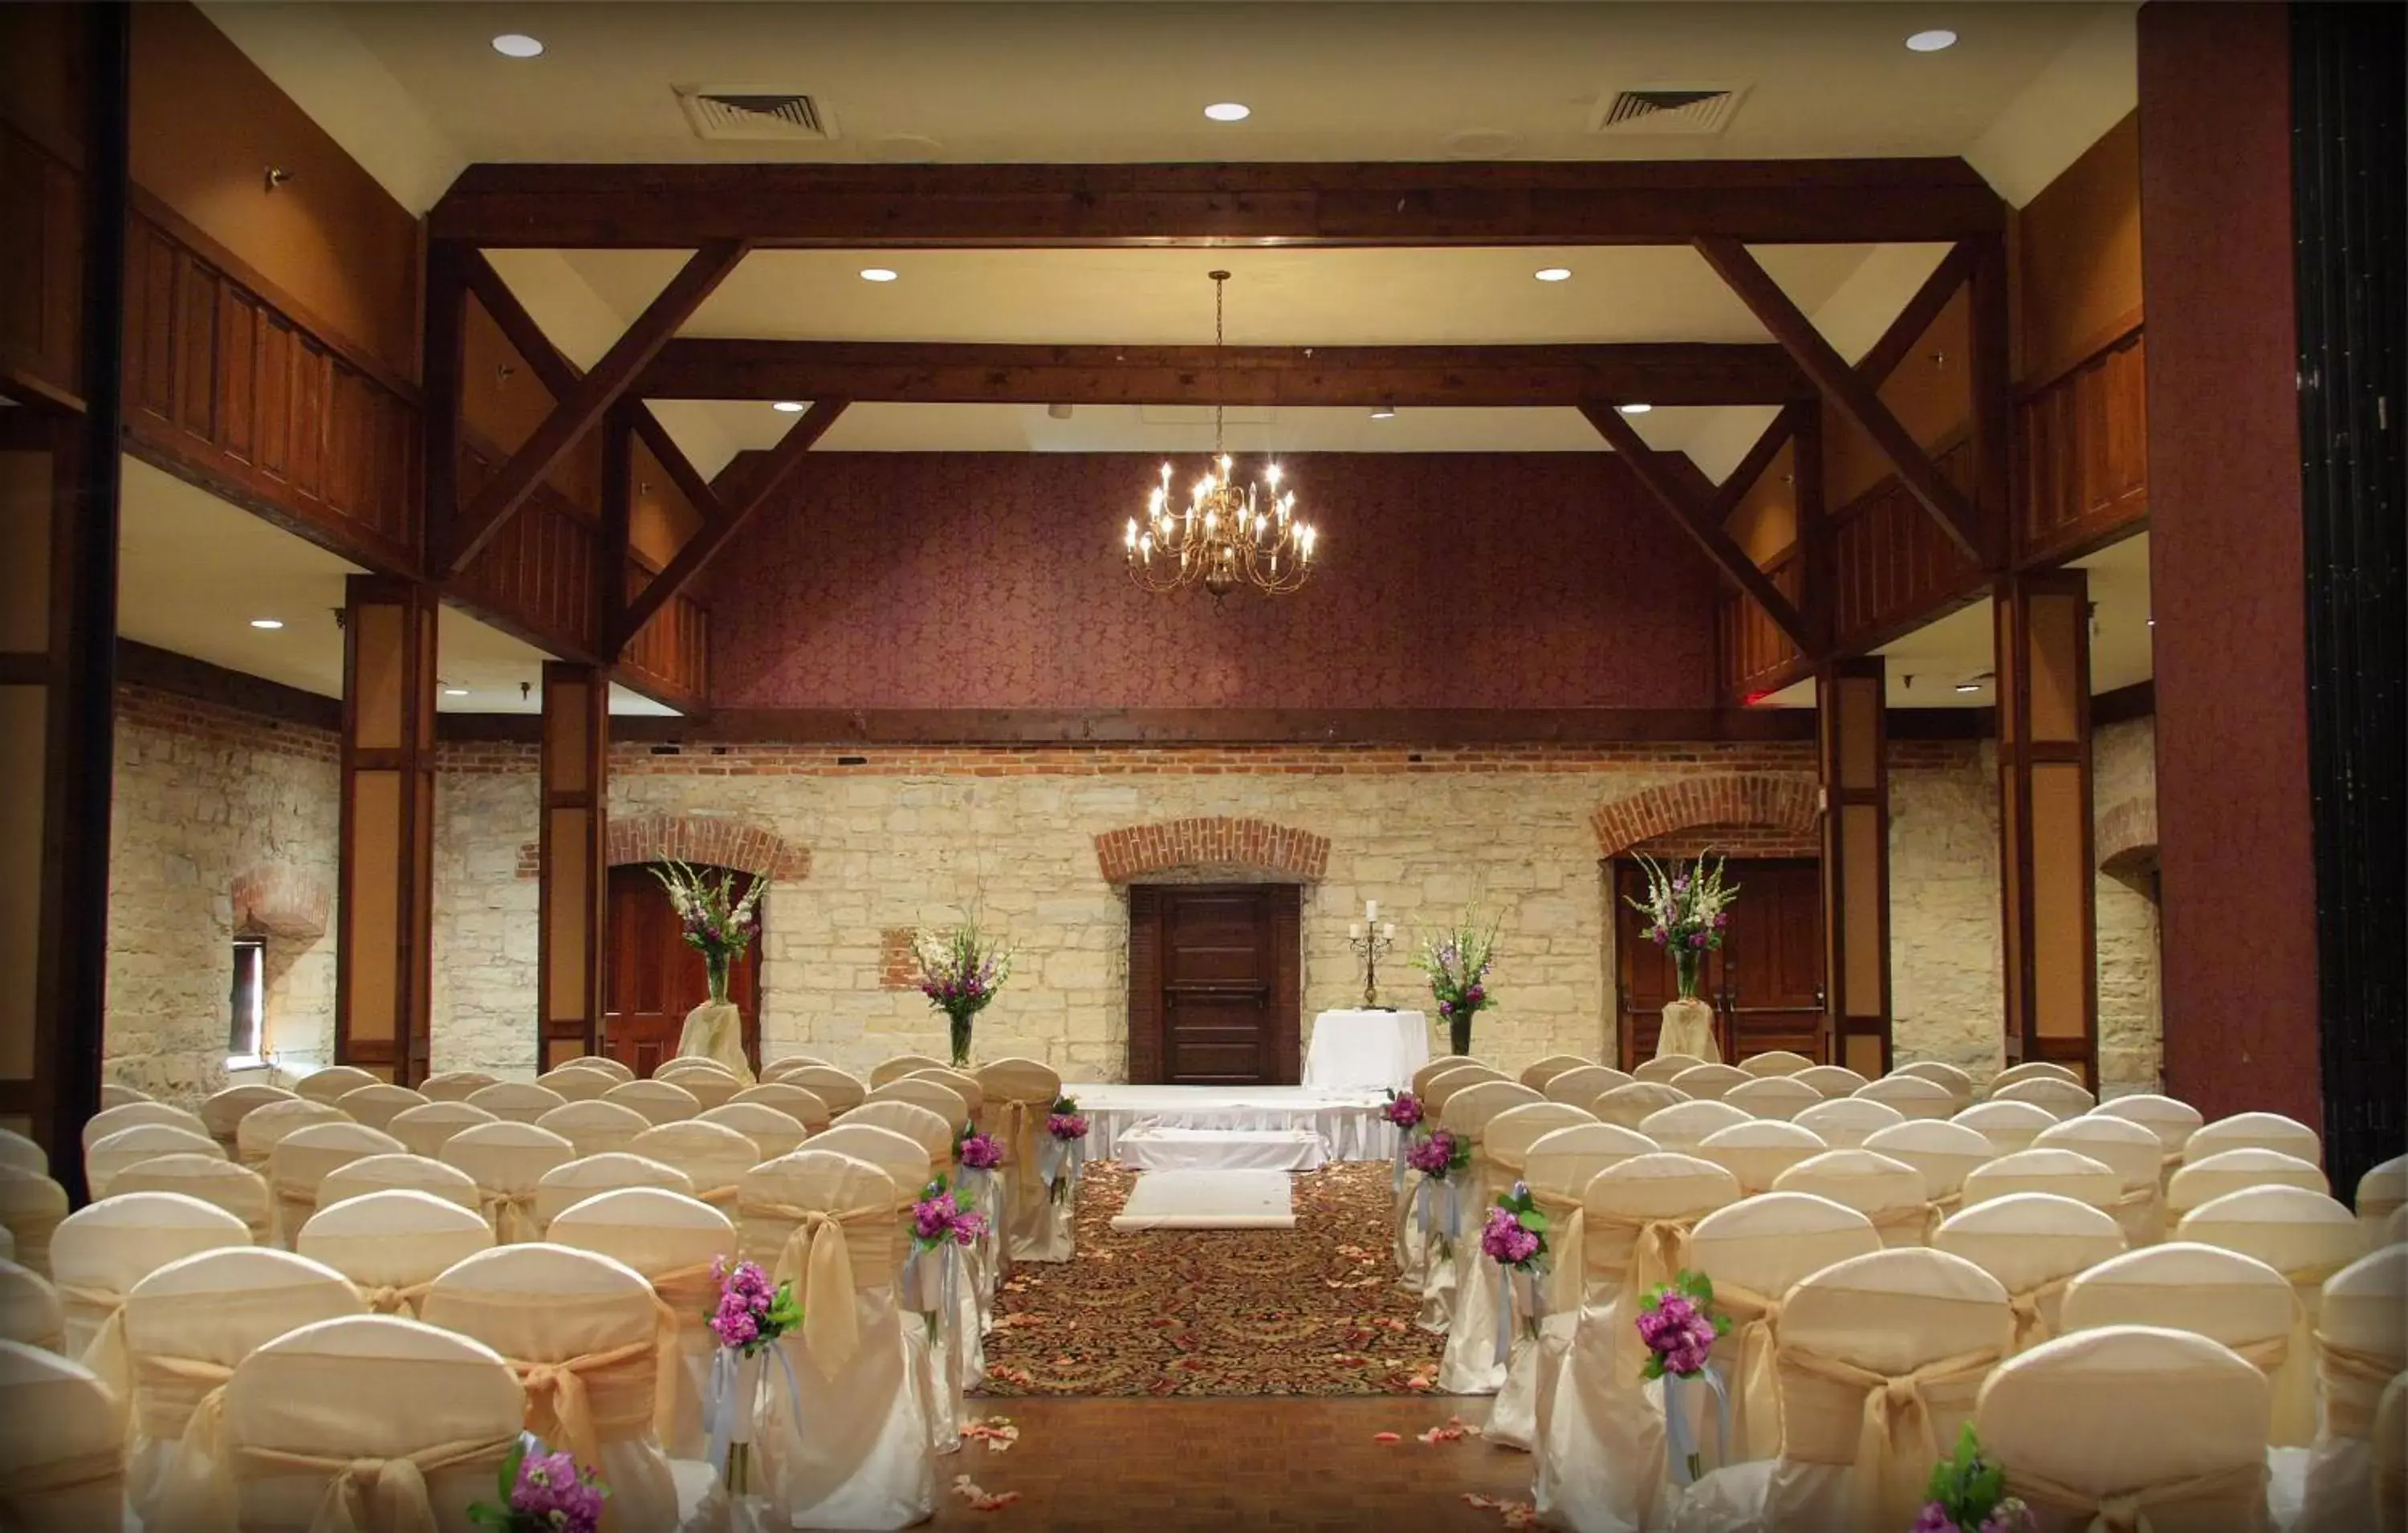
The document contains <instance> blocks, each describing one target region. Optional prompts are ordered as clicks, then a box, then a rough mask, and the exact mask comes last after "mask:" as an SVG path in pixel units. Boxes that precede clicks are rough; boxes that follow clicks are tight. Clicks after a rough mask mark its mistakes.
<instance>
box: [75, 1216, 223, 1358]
mask: <svg viewBox="0 0 2408 1533" xmlns="http://www.w3.org/2000/svg"><path fill="white" fill-rule="evenodd" d="M249 1244H251V1231H250V1230H249V1229H247V1228H245V1227H244V1226H243V1222H242V1221H241V1220H239V1219H237V1218H236V1217H235V1216H234V1215H233V1214H230V1213H228V1212H226V1211H225V1210H223V1209H220V1208H213V1207H211V1206H210V1205H208V1204H207V1203H204V1202H202V1201H201V1200H200V1199H199V1198H197V1197H186V1196H184V1195H182V1194H181V1193H121V1194H119V1195H118V1196H114V1197H105V1198H103V1199H101V1200H100V1201H99V1202H97V1203H93V1204H90V1205H88V1206H86V1207H84V1208H81V1209H79V1210H77V1211H75V1212H74V1213H71V1214H69V1215H67V1217H66V1218H65V1219H63V1220H61V1221H60V1222H59V1227H58V1233H57V1234H56V1235H55V1236H54V1237H53V1238H52V1239H51V1242H50V1281H51V1282H52V1283H53V1284H55V1285H56V1286H57V1288H58V1291H59V1304H60V1307H61V1310H62V1311H63V1312H64V1314H65V1340H66V1352H67V1355H69V1356H70V1357H81V1356H82V1355H83V1354H84V1352H85V1350H86V1349H87V1348H89V1347H90V1346H91V1345H92V1343H93V1340H94V1339H95V1338H97V1337H98V1336H99V1335H100V1333H101V1331H102V1329H103V1328H104V1327H106V1326H107V1325H108V1323H109V1322H110V1321H111V1320H113V1319H115V1318H116V1315H117V1312H118V1311H120V1310H121V1309H122V1308H123V1307H124V1304H125V1296H126V1295H127V1294H128V1293H129V1292H131V1291H132V1289H133V1287H134V1285H135V1284H136V1283H137V1282H141V1281H142V1280H143V1279H144V1278H147V1277H149V1276H150V1274H151V1273H153V1272H156V1271H157V1270H158V1269H159V1268H163V1267H165V1266H166V1265H167V1264H168V1263H169V1262H172V1261H174V1260H175V1259H176V1258H178V1257H179V1256H190V1255H192V1254H194V1253H195V1252H201V1251H215V1250H218V1249H219V1248H221V1247H222V1246H247V1245H249Z"/></svg>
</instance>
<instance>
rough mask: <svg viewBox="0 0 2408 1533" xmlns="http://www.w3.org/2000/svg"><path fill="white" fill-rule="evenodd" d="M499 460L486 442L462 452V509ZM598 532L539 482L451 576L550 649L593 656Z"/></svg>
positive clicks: (580, 510)
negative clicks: (505, 520)
mask: <svg viewBox="0 0 2408 1533" xmlns="http://www.w3.org/2000/svg"><path fill="white" fill-rule="evenodd" d="M500 459H501V453H500V451H499V450H498V449H496V448H495V447H493V446H491V445H490V444H480V443H470V444H465V445H463V447H462V448H461V451H460V480H459V482H460V494H461V499H462V501H463V502H464V503H466V501H468V500H470V499H472V498H473V497H474V496H475V495H476V493H477V490H478V487H479V486H480V485H482V484H483V483H484V482H485V480H486V479H487V478H488V477H489V476H491V475H492V473H493V472H494V469H495V466H497V465H498V463H499V462H500ZM601 541H602V537H601V529H600V527H599V525H598V522H597V519H596V517H595V513H594V512H592V511H589V510H587V509H585V508H584V507H582V506H580V505H578V504H576V503H575V502H574V501H571V500H570V499H569V498H568V497H567V496H566V495H564V494H561V493H560V492H559V491H558V490H556V489H554V488H553V487H552V485H550V484H548V483H547V484H538V485H537V486H536V488H535V490H534V493H532V494H529V495H528V496H527V498H526V503H525V504H524V505H523V506H521V507H520V508H519V512H518V514H517V515H516V516H513V517H511V518H510V520H509V522H508V523H504V524H503V526H502V529H501V531H500V532H498V533H496V534H495V535H494V539H493V541H492V542H490V543H487V544H486V545H485V547H484V548H483V549H482V550H481V551H480V552H479V553H478V555H477V557H476V558H474V559H472V560H470V561H469V562H468V566H467V567H466V568H465V569H463V570H461V571H460V573H459V575H458V576H457V577H456V578H455V579H456V582H457V584H458V585H459V587H460V588H461V590H462V592H463V594H464V595H472V596H478V597H482V598H483V599H484V600H485V601H487V602H489V603H491V604H492V605H493V606H494V607H495V608H497V609H500V610H501V611H502V612H504V613H506V614H507V615H509V617H510V618H512V619H513V620H515V623H516V625H518V626H521V627H524V628H527V629H530V630H532V633H531V636H530V637H533V638H537V639H538V640H539V641H549V642H550V644H551V645H552V647H557V648H561V649H566V650H572V651H583V652H589V653H590V652H593V651H595V649H597V648H599V647H600V644H601V635H600V634H599V633H597V632H596V631H595V606H596V604H595V598H596V596H597V595H599V594H600V587H599V585H598V583H597V582H599V580H601V578H602V567H603V560H602V550H601Z"/></svg>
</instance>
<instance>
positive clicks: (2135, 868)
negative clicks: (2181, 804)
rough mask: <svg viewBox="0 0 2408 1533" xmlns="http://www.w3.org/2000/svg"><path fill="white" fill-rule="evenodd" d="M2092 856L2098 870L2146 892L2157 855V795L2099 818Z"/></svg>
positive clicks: (2131, 800) (2129, 800)
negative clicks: (2146, 877)
mask: <svg viewBox="0 0 2408 1533" xmlns="http://www.w3.org/2000/svg"><path fill="white" fill-rule="evenodd" d="M2091 850H2092V852H2094V853H2095V854H2096V855H2097V857H2098V858H2099V870H2100V872H2102V873H2106V874H2108V875H2110V876H2111V877H2114V878H2119V879H2122V880H2123V881H2126V882H2127V883H2130V884H2132V885H2133V887H2135V888H2143V892H2146V891H2145V889H2144V887H2143V884H2144V881H2143V875H2144V874H2145V873H2146V872H2147V871H2148V869H2149V867H2150V866H2151V863H2152V860H2153V859H2154V858H2155V857H2156V855H2157V799H2156V797H2155V796H2154V795H2152V796H2148V797H2139V796H2135V797H2131V798H2127V799H2125V800H2124V801H2123V802H2122V803H2120V804H2117V805H2115V806H2114V808H2112V809H2108V810H2107V811H2106V812H2105V813H2103V814H2101V815H2100V817H2099V825H2098V828H2097V830H2096V831H2095V832H2094V833H2093V838H2092V847H2091Z"/></svg>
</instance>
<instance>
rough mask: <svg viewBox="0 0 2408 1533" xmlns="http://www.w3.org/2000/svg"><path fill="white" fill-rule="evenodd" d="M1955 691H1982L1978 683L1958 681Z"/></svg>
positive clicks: (1980, 684)
mask: <svg viewBox="0 0 2408 1533" xmlns="http://www.w3.org/2000/svg"><path fill="white" fill-rule="evenodd" d="M1981 690H1982V683H1981V682H1979V681H1959V682H1957V691H1959V692H1979V691H1981Z"/></svg>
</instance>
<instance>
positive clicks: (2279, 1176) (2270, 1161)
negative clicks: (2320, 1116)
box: [2166, 1145, 2364, 1224]
mask: <svg viewBox="0 0 2408 1533" xmlns="http://www.w3.org/2000/svg"><path fill="white" fill-rule="evenodd" d="M2250 1187H2304V1188H2306V1189H2307V1190H2308V1191H2309V1192H2312V1193H2329V1192H2330V1191H2331V1190H2332V1189H2331V1187H2330V1186H2329V1184H2328V1183H2327V1182H2326V1181H2325V1174H2324V1172H2323V1170H2321V1169H2320V1168H2318V1167H2317V1166H2316V1165H2315V1162H2313V1161H2305V1160H2301V1159H2300V1157H2299V1156H2297V1155H2286V1154H2285V1153H2283V1152H2282V1151H2280V1150H2260V1149H2257V1147H2255V1146H2247V1145H2244V1146H2243V1147H2242V1148H2240V1149H2237V1150H2219V1151H2217V1152H2216V1153H2214V1154H2212V1155H2208V1156H2205V1157H2204V1158H2202V1159H2200V1160H2194V1161H2190V1162H2187V1163H2185V1164H2182V1165H2180V1166H2178V1167H2177V1168H2176V1169H2175V1171H2174V1173H2173V1175H2172V1176H2171V1177H2170V1178H2168V1179H2167V1182H2166V1219H2167V1222H2168V1223H2169V1224H2180V1223H2181V1222H2182V1219H2183V1216H2184V1215H2185V1214H2186V1213H2188V1212H2190V1211H2191V1210H2193V1209H2195V1208H2198V1207H2199V1206H2200V1204H2202V1203H2213V1202H2214V1201H2215V1200H2216V1199H2217V1198H2219V1197H2222V1196H2224V1195H2225V1194H2226V1193H2237V1192H2241V1191H2243V1190H2245V1189H2247V1188H2250ZM2359 1222H2360V1223H2363V1222H2364V1216H2363V1215H2360V1220H2359Z"/></svg>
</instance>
